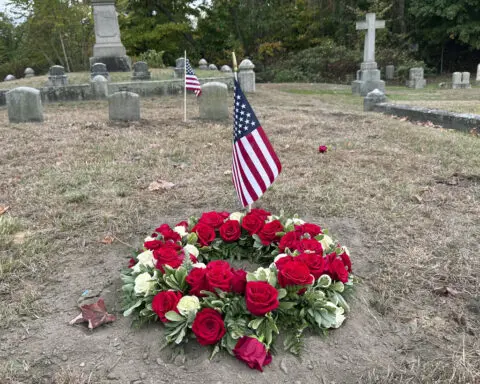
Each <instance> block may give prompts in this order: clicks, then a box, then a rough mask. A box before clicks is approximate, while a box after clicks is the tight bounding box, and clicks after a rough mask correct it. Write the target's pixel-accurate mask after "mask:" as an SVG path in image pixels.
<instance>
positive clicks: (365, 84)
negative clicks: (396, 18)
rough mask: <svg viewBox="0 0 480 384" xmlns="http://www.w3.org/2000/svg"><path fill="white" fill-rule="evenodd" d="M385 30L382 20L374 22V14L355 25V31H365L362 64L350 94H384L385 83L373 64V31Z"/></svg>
mask: <svg viewBox="0 0 480 384" xmlns="http://www.w3.org/2000/svg"><path fill="white" fill-rule="evenodd" d="M380 28H385V21H384V20H375V13H367V15H366V21H360V22H357V24H356V29H357V30H363V29H366V30H367V33H366V35H365V45H364V49H363V63H362V64H360V70H359V71H357V79H356V80H355V81H353V82H352V93H353V94H356V95H361V96H366V95H367V93H368V92H370V91H373V90H374V89H379V90H381V91H382V92H385V82H384V81H383V80H380V70H379V69H377V63H376V62H375V30H376V29H380Z"/></svg>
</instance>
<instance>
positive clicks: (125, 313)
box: [123, 299, 143, 317]
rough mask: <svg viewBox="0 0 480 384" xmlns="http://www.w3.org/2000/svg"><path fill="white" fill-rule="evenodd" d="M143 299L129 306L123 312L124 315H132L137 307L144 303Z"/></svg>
mask: <svg viewBox="0 0 480 384" xmlns="http://www.w3.org/2000/svg"><path fill="white" fill-rule="evenodd" d="M142 303H143V299H140V300H138V301H137V302H136V303H135V304H133V306H131V307H130V308H128V309H127V310H126V311H125V312H123V316H125V317H127V316H130V315H131V314H132V312H133V310H134V309H135V308H138V307H139V306H140V305H142Z"/></svg>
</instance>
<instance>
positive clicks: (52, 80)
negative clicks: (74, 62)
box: [47, 65, 68, 87]
mask: <svg viewBox="0 0 480 384" xmlns="http://www.w3.org/2000/svg"><path fill="white" fill-rule="evenodd" d="M67 84H68V78H67V75H65V68H63V67H62V66H61V65H53V66H51V67H50V69H49V70H48V82H47V86H50V87H63V86H65V85H67Z"/></svg>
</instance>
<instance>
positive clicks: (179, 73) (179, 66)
mask: <svg viewBox="0 0 480 384" xmlns="http://www.w3.org/2000/svg"><path fill="white" fill-rule="evenodd" d="M184 73H185V58H184V57H179V58H178V59H177V60H175V68H174V74H173V76H174V77H175V78H178V79H181V78H183V76H184Z"/></svg>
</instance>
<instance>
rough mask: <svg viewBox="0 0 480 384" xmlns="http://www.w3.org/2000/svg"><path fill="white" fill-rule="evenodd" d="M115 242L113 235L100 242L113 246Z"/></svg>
mask: <svg viewBox="0 0 480 384" xmlns="http://www.w3.org/2000/svg"><path fill="white" fill-rule="evenodd" d="M113 240H114V237H113V236H111V235H107V236H105V237H104V238H103V239H102V241H100V242H101V243H103V244H112V243H113Z"/></svg>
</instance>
